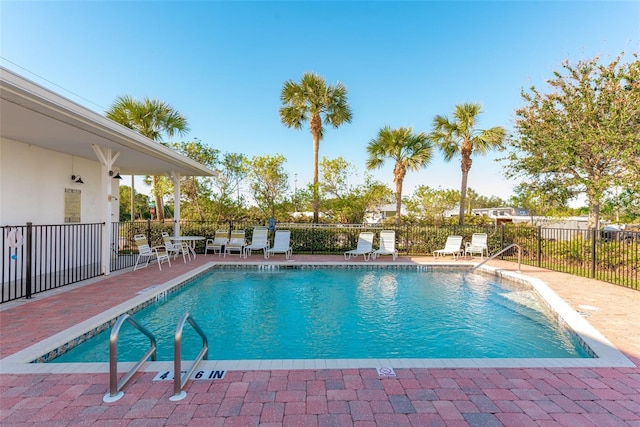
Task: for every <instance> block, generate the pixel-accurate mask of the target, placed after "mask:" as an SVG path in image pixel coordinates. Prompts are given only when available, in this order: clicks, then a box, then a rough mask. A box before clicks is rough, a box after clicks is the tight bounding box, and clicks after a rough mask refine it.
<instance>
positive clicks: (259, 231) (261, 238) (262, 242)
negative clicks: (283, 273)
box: [244, 226, 269, 259]
mask: <svg viewBox="0 0 640 427" xmlns="http://www.w3.org/2000/svg"><path fill="white" fill-rule="evenodd" d="M267 249H269V229H268V228H267V227H263V226H258V227H256V228H254V229H253V236H252V237H251V243H249V244H248V245H247V246H245V247H244V257H245V259H246V258H247V256H250V255H251V251H253V250H256V251H260V250H261V251H262V254H263V255H266V252H265V251H266V250H267Z"/></svg>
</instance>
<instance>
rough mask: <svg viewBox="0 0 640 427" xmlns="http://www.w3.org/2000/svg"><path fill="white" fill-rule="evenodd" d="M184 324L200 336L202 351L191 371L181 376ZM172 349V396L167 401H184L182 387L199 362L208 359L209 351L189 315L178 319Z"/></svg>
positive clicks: (200, 332)
mask: <svg viewBox="0 0 640 427" xmlns="http://www.w3.org/2000/svg"><path fill="white" fill-rule="evenodd" d="M186 322H189V324H190V325H191V326H193V329H195V331H196V332H197V333H198V334H199V335H200V337H202V350H200V353H199V354H198V356H197V357H196V359H195V360H194V362H193V365H192V366H191V369H189V370H188V371H187V372H185V374H184V375H182V376H181V375H180V374H181V372H182V368H181V366H182V330H183V329H184V324H185V323H186ZM173 348H174V350H173V393H174V395H173V396H171V397H170V398H169V400H172V401H176V400H182V399H184V398H185V396H186V395H187V393H185V392H184V391H182V387H184V385H185V384H186V383H187V380H189V377H191V374H193V372H194V371H195V369H196V368H197V367H198V364H199V363H200V361H201V360H202V359H206V358H207V357H208V356H207V354H208V351H209V344H208V343H207V336H206V335H205V334H204V331H203V330H202V329H200V326H198V324H197V323H196V322H195V320H193V318H192V317H191V316H190V315H189V313H185V314H183V315H182V317H181V318H180V321H179V322H178V326H177V328H176V336H175V338H174V341H173Z"/></svg>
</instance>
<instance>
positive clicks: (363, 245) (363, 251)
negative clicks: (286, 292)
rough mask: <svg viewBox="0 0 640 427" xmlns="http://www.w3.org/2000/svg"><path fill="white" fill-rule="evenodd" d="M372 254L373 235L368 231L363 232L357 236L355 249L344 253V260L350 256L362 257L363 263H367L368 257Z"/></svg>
mask: <svg viewBox="0 0 640 427" xmlns="http://www.w3.org/2000/svg"><path fill="white" fill-rule="evenodd" d="M371 252H373V233H372V232H370V231H363V232H362V233H360V235H359V236H358V246H356V248H355V249H352V250H350V251H347V252H345V253H344V259H350V258H351V256H354V257H357V256H358V255H362V256H363V257H364V260H365V261H369V257H370V256H371Z"/></svg>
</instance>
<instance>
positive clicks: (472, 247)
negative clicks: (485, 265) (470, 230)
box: [464, 233, 489, 259]
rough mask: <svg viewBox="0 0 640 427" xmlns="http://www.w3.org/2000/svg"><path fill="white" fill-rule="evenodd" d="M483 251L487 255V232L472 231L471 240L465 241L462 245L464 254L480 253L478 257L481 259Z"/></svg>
mask: <svg viewBox="0 0 640 427" xmlns="http://www.w3.org/2000/svg"><path fill="white" fill-rule="evenodd" d="M485 253H486V254H487V256H489V248H488V247H487V234H486V233H474V234H473V235H472V236H471V242H467V243H466V244H465V245H464V255H465V256H467V255H470V256H473V254H480V259H483V257H484V255H485Z"/></svg>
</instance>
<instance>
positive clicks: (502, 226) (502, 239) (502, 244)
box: [500, 223, 504, 259]
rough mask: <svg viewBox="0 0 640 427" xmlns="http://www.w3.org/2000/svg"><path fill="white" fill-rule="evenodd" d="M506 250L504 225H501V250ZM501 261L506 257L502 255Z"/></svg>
mask: <svg viewBox="0 0 640 427" xmlns="http://www.w3.org/2000/svg"><path fill="white" fill-rule="evenodd" d="M503 249H504V223H502V224H500V250H503ZM500 259H504V255H500Z"/></svg>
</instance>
